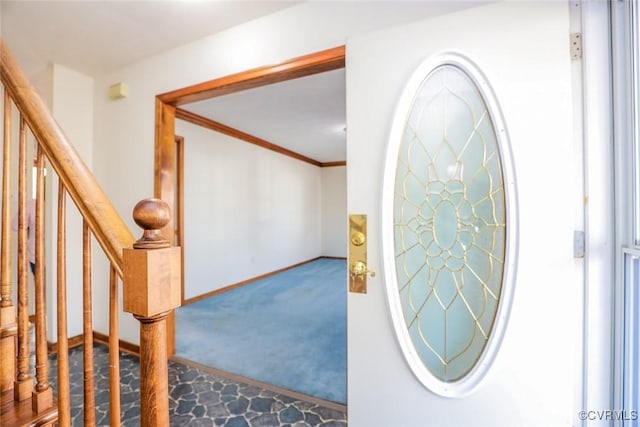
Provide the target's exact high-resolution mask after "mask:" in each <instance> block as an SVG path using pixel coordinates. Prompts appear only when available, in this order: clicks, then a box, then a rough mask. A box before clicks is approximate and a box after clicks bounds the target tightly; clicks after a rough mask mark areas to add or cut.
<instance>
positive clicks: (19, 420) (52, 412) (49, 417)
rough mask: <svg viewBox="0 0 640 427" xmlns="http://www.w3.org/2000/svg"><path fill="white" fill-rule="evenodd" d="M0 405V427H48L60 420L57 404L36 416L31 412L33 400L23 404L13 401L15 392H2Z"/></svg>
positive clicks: (25, 401)
mask: <svg viewBox="0 0 640 427" xmlns="http://www.w3.org/2000/svg"><path fill="white" fill-rule="evenodd" d="M1 399H2V400H1V403H0V426H15V427H27V426H30V427H35V426H44V425H48V424H49V423H51V422H52V421H55V420H56V419H57V418H58V408H57V402H55V400H54V402H53V406H52V407H51V408H50V409H47V410H45V411H42V412H41V413H39V414H35V413H34V412H33V411H32V410H31V399H25V400H23V401H22V402H16V401H14V400H13V390H7V391H4V392H2V398H1Z"/></svg>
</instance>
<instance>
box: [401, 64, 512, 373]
mask: <svg viewBox="0 0 640 427" xmlns="http://www.w3.org/2000/svg"><path fill="white" fill-rule="evenodd" d="M499 148H500V147H499V144H498V140H497V138H496V134H495V130H494V123H493V120H492V117H491V114H490V112H489V108H488V107H487V104H486V102H485V100H484V98H483V96H482V93H481V92H480V91H479V89H478V87H477V86H476V84H475V83H474V81H473V80H472V79H471V78H470V77H469V76H468V75H467V74H466V73H465V71H463V70H462V69H461V68H459V67H457V66H456V65H453V64H443V65H440V66H438V67H436V68H435V69H434V70H433V71H432V72H431V73H430V74H429V75H428V76H427V78H426V79H425V80H424V81H423V83H422V85H421V86H420V89H419V90H418V93H417V95H416V96H415V98H414V100H413V105H412V107H411V109H410V113H409V115H408V118H407V121H406V125H405V126H404V132H403V135H402V140H401V142H400V147H399V152H398V159H397V165H396V174H395V188H394V196H393V223H394V224H393V226H394V230H393V238H394V255H395V271H396V276H397V287H398V289H397V291H398V293H399V297H400V305H401V307H402V316H403V318H404V322H405V325H406V329H407V331H408V334H409V337H410V339H411V342H412V343H413V346H414V348H415V352H416V354H417V356H419V358H420V360H421V361H422V363H423V364H424V365H425V367H426V368H427V369H428V370H429V372H430V373H431V374H432V375H433V376H435V377H436V378H438V379H439V380H441V381H443V382H453V381H456V380H459V379H460V378H462V377H464V376H465V375H466V374H467V373H469V372H470V370H471V369H472V368H473V367H474V366H475V364H476V363H477V361H478V360H479V358H480V356H481V355H482V352H483V350H484V348H485V346H486V344H487V342H488V340H489V337H490V334H491V332H492V328H493V326H494V321H495V318H496V313H497V311H498V306H499V303H500V296H501V292H502V283H503V271H504V261H505V253H506V206H505V205H506V201H505V188H504V182H503V170H502V162H501V156H500V149H499Z"/></svg>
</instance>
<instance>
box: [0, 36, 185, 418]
mask: <svg viewBox="0 0 640 427" xmlns="http://www.w3.org/2000/svg"><path fill="white" fill-rule="evenodd" d="M0 81H1V83H2V86H3V92H4V95H3V104H2V105H3V110H2V112H1V113H2V114H3V122H2V123H3V126H2V129H3V132H2V133H3V138H2V146H3V151H2V154H3V156H2V192H1V194H0V199H1V219H0V236H1V240H0V255H1V262H0V393H1V401H0V426H12V427H13V426H49V425H56V424H57V425H60V426H69V425H71V421H70V420H71V415H70V412H71V403H70V390H69V389H70V383H69V359H68V350H69V334H68V329H67V328H68V327H67V325H68V319H67V306H68V305H69V298H68V296H67V277H66V276H67V274H66V272H67V268H66V266H67V263H74V264H75V265H77V264H78V263H80V264H81V265H82V272H83V273H82V295H72V298H71V303H72V304H82V307H83V318H82V323H83V328H82V330H83V332H82V335H81V337H80V338H79V339H80V342H81V344H82V345H84V349H85V351H84V360H83V362H84V367H85V369H84V379H83V380H84V402H83V406H84V409H85V410H84V425H85V426H93V425H95V423H96V422H95V414H94V411H93V410H92V409H93V408H94V407H95V396H94V395H95V387H96V384H94V381H93V371H92V367H93V354H92V348H93V336H94V332H93V307H92V291H93V283H92V275H91V272H92V265H93V263H94V260H93V256H92V253H91V248H92V245H91V243H92V240H95V241H97V242H98V244H99V247H100V249H101V250H102V252H103V253H104V255H105V256H106V259H108V262H109V264H110V269H109V270H110V273H109V280H108V283H109V301H106V302H105V304H108V312H109V334H108V341H109V365H110V367H109V369H110V371H109V374H110V378H109V401H110V405H109V408H110V409H109V410H110V420H111V421H110V422H111V425H112V426H119V425H120V419H121V416H120V393H119V390H120V378H119V333H118V314H119V310H118V307H119V306H120V301H119V294H120V286H122V288H121V291H122V292H121V293H122V296H123V298H122V299H123V301H122V305H123V308H124V310H125V311H126V312H129V313H131V314H133V316H134V317H135V318H136V319H138V320H139V322H140V419H141V425H143V426H163V427H164V426H168V425H169V409H168V402H169V400H168V371H167V351H166V350H167V346H166V319H167V316H169V315H170V314H171V313H172V311H173V310H174V309H175V308H176V307H178V306H179V305H180V275H181V261H180V253H179V248H175V247H171V245H170V243H169V242H168V241H167V240H166V239H165V238H164V237H163V236H164V233H166V230H164V228H165V226H166V225H167V223H168V222H169V210H168V208H167V205H166V204H165V203H164V202H163V201H161V200H158V199H146V200H143V201H141V202H140V203H138V204H137V205H136V206H135V207H134V209H133V217H134V220H135V222H136V223H137V224H138V225H139V226H140V227H141V228H142V235H141V237H140V238H139V239H137V240H136V239H135V238H134V237H133V233H132V232H131V231H130V230H129V229H128V228H127V226H126V225H125V223H124V221H123V220H122V218H121V217H120V216H119V214H118V212H117V211H116V210H115V208H114V207H113V205H112V204H111V202H110V201H109V199H108V198H107V197H106V195H105V193H104V191H103V190H102V189H101V187H100V186H99V184H98V183H97V182H96V180H95V178H94V177H93V175H92V174H91V172H90V171H89V169H88V168H87V167H86V165H85V164H84V162H83V161H82V159H81V158H80V156H79V155H78V153H77V152H76V150H75V149H74V147H73V145H72V144H71V143H70V142H69V141H68V140H67V137H66V136H65V134H64V132H63V131H62V130H61V129H60V128H59V126H58V125H57V123H56V122H55V120H54V119H53V117H52V116H51V113H50V112H49V110H48V109H47V107H46V106H45V104H44V102H43V101H42V99H41V98H40V97H39V95H38V94H37V93H36V91H35V90H34V88H33V87H32V86H31V84H30V83H29V82H28V80H27V79H26V78H25V76H24V74H23V73H22V71H21V70H20V68H19V66H18V64H17V63H16V62H15V60H14V59H13V57H12V55H11V53H10V52H9V50H8V49H7V47H6V46H5V45H4V43H3V42H2V40H1V39H0ZM16 118H17V120H15V119H16ZM15 129H17V130H18V132H17V135H13V133H15V132H14V130H15ZM31 140H35V142H36V144H35V146H36V147H35V149H34V151H35V153H33V154H32V155H31V156H32V157H29V158H28V156H27V153H28V145H27V141H31ZM14 153H17V155H14ZM32 164H33V165H34V167H35V170H36V178H35V188H36V192H35V203H34V204H33V208H32V209H29V199H31V196H30V195H29V192H28V191H27V188H30V185H29V184H31V183H30V182H29V176H30V175H31V165H32ZM45 165H48V167H47V171H49V172H53V173H55V174H56V175H57V177H58V182H59V185H58V188H57V192H56V191H53V192H52V193H54V194H47V199H46V203H47V204H51V205H52V206H55V207H56V215H55V217H56V218H57V221H56V224H46V221H45V182H44V181H45V178H44V175H45ZM27 171H29V174H27ZM16 175H17V178H16ZM14 181H17V185H15V186H13V182H14ZM56 193H57V194H56ZM54 199H57V200H54ZM68 200H70V202H71V203H68ZM15 201H17V207H14V206H13V205H15ZM12 202H13V203H12ZM54 203H56V204H55V205H54ZM68 208H69V209H76V210H77V211H78V212H79V213H80V215H81V216H82V221H83V226H82V241H81V242H68V241H67V240H68V239H67V232H66V227H67V209H68ZM30 215H31V216H32V217H31V218H30ZM30 223H31V224H35V225H34V226H31V227H30V226H29V224H30ZM45 226H47V227H54V226H55V230H56V233H55V235H56V236H57V237H56V238H55V239H54V240H55V241H52V242H47V241H46V240H45V238H46V236H53V235H54V233H51V232H46V231H47V230H46V229H45ZM31 233H32V234H33V236H32V237H31V236H30V234H31ZM68 244H72V245H82V248H83V255H82V259H81V260H77V259H67V250H66V248H67V245H68ZM30 246H33V247H32V248H30ZM46 248H55V251H52V252H55V259H54V260H53V261H52V262H53V263H55V267H56V268H55V270H56V277H46V276H45V262H46V257H45V249H46ZM29 249H31V250H32V252H35V258H34V259H33V260H31V259H29V258H30V257H29ZM30 262H33V263H34V269H33V289H31V292H30V290H29V287H30V286H31V285H30V278H29V276H30V275H31V268H30ZM49 292H52V293H54V294H55V296H54V298H55V301H56V310H55V311H56V313H51V312H50V311H51V310H50V309H49V308H48V307H47V306H46V301H47V298H45V294H46V293H49ZM30 294H31V295H33V297H32V299H33V301H29V298H30ZM49 301H51V296H50V297H49ZM30 307H31V308H30ZM30 310H32V312H30ZM48 310H49V311H48ZM54 316H55V317H54ZM30 317H31V319H30ZM47 318H55V319H56V321H55V323H56V324H57V328H56V336H57V342H56V344H55V346H56V348H57V370H56V372H49V368H48V357H49V354H48V350H47V329H46V328H47V321H46V319H47ZM31 323H33V325H34V328H35V343H33V342H30V339H29V330H30V324H31ZM33 347H35V348H33ZM32 354H35V362H34V363H31V360H32V357H31V355H32ZM53 375H55V376H56V381H55V384H57V387H56V388H57V389H56V390H55V391H54V390H53V388H52V386H51V384H50V378H52V376H53ZM54 395H55V397H56V398H55V399H54Z"/></svg>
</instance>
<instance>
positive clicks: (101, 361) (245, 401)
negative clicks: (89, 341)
mask: <svg viewBox="0 0 640 427" xmlns="http://www.w3.org/2000/svg"><path fill="white" fill-rule="evenodd" d="M94 359H95V367H94V371H95V384H96V425H99V426H108V425H109V392H108V384H109V372H108V370H109V362H108V351H107V347H106V346H103V345H100V344H95V345H94ZM69 363H70V379H71V405H72V409H71V416H72V424H73V426H74V427H75V426H82V425H83V416H84V413H83V378H82V375H83V363H82V347H76V348H74V349H72V350H70V352H69ZM56 369H57V368H56V358H55V357H51V358H50V372H51V374H52V375H51V376H52V377H55V370H56ZM138 373H139V370H138V358H137V357H136V356H132V355H130V354H127V353H121V354H120V383H121V385H120V401H121V419H122V426H124V427H126V426H138V425H140V407H139V405H138V389H139V375H138ZM52 385H53V387H54V390H55V383H53V384H52ZM169 395H170V398H169V411H170V414H171V421H170V422H171V426H207V427H209V426H211V427H344V426H346V425H347V422H346V414H345V413H344V412H341V411H336V410H334V409H330V408H327V407H324V406H321V405H318V404H315V403H309V402H305V401H302V400H299V399H294V398H292V397H289V396H286V395H283V394H277V393H273V392H271V391H268V390H264V389H261V388H258V387H256V386H252V385H248V384H242V383H239V382H235V381H232V380H229V379H227V378H224V377H221V376H217V375H213V374H211V373H208V372H205V371H202V370H199V369H196V368H194V367H191V366H188V365H185V364H183V363H179V362H176V361H169Z"/></svg>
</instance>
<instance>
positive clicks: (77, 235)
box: [45, 64, 94, 342]
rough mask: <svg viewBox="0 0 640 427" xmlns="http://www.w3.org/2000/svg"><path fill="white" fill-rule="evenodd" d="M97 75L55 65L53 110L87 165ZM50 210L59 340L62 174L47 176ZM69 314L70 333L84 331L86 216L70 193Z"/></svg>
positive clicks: (50, 265)
mask: <svg viewBox="0 0 640 427" xmlns="http://www.w3.org/2000/svg"><path fill="white" fill-rule="evenodd" d="M93 83H94V81H93V78H91V77H89V76H86V75H84V74H81V73H78V72H76V71H74V70H71V69H69V68H66V67H64V66H62V65H58V64H55V65H54V66H53V97H52V106H51V111H52V113H53V116H54V118H55V119H56V121H57V122H58V124H59V125H60V126H61V127H62V129H64V132H65V134H66V135H67V137H68V138H69V139H70V140H71V141H73V144H74V146H75V148H76V150H77V151H78V153H79V154H80V156H81V157H82V159H83V160H84V161H85V163H86V164H87V165H89V166H90V165H91V163H92V159H93ZM46 186H47V193H46V212H47V230H46V233H47V237H46V241H47V245H48V246H47V247H46V249H45V250H46V258H47V264H46V265H47V271H46V280H47V291H46V297H47V308H48V309H47V339H48V340H49V341H51V342H57V341H58V340H57V330H56V328H57V319H56V313H57V310H56V307H57V306H56V295H57V292H56V291H55V289H56V275H57V268H56V255H57V252H56V242H57V235H56V233H57V206H58V191H57V190H58V178H57V176H56V175H55V173H48V174H47V177H46ZM66 215H67V222H66V227H67V230H66V231H67V242H68V243H67V250H66V256H67V264H66V274H67V299H68V303H67V316H68V325H67V330H68V335H69V336H70V337H73V336H76V335H80V334H82V298H76V297H77V296H78V295H82V217H81V216H80V215H79V214H78V211H77V209H76V208H75V205H74V204H73V202H72V201H71V199H70V198H69V197H68V196H67V209H66Z"/></svg>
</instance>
